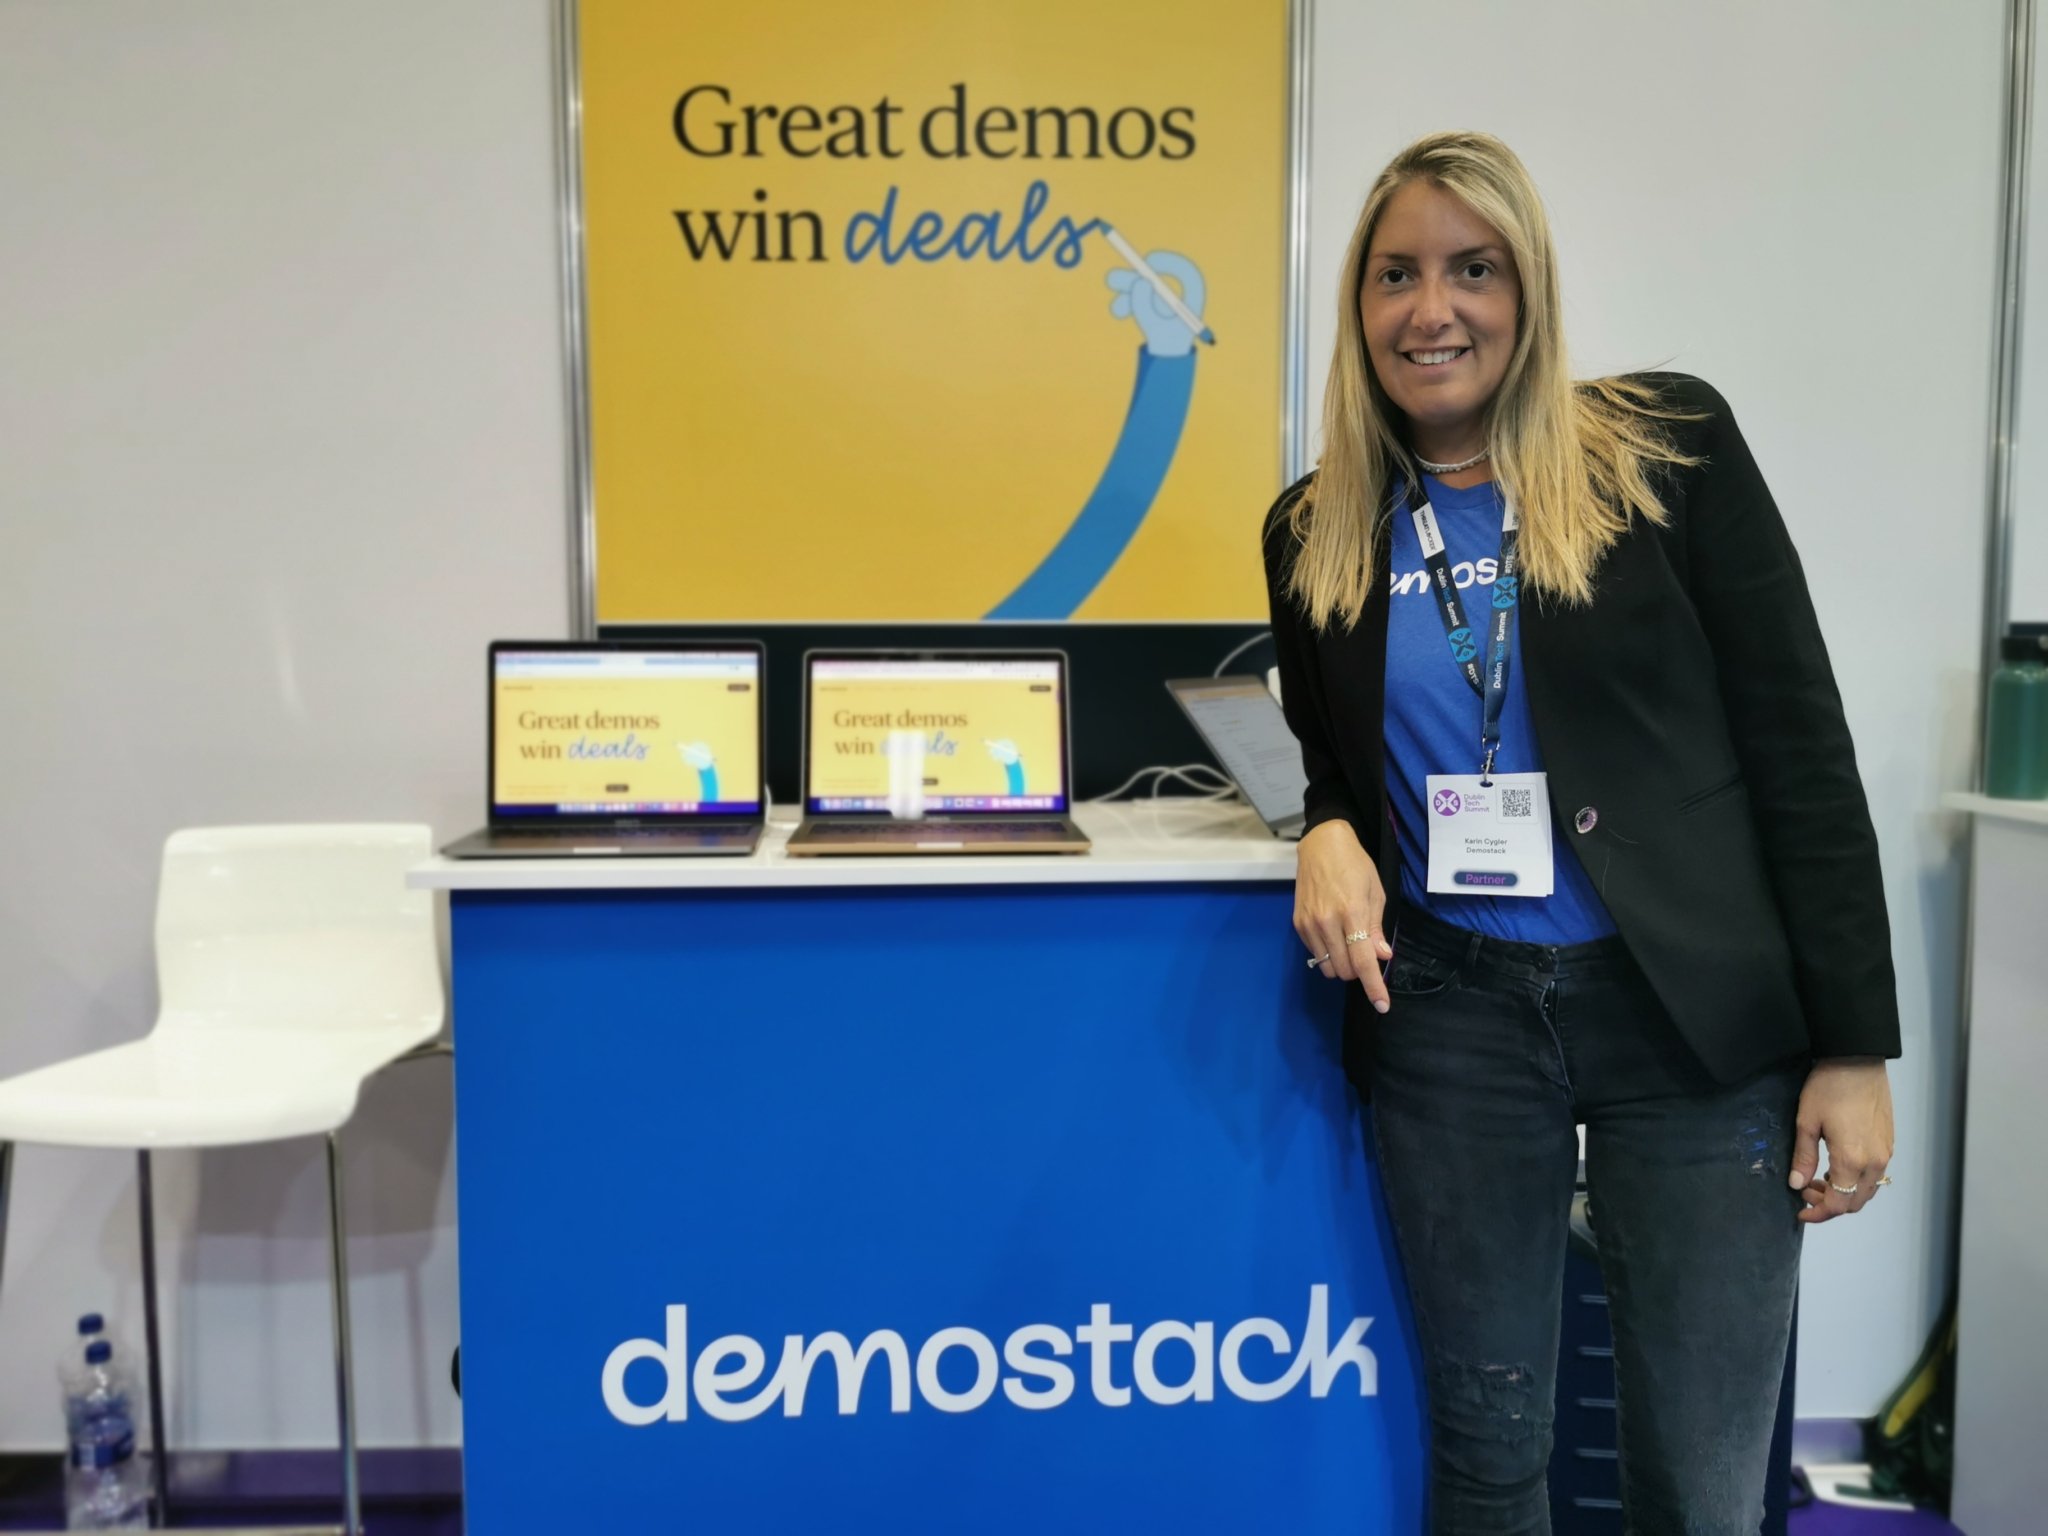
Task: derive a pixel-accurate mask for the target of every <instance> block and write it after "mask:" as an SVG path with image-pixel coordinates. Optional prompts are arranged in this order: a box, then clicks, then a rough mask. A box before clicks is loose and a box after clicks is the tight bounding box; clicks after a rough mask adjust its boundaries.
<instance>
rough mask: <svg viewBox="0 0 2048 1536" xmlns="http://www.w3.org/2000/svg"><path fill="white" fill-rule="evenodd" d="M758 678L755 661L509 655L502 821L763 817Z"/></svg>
mask: <svg viewBox="0 0 2048 1536" xmlns="http://www.w3.org/2000/svg"><path fill="white" fill-rule="evenodd" d="M758 672H759V662H758V658H757V657H755V656H754V655H752V654H750V653H749V654H738V655H731V656H722V655H708V654H707V655H693V656H678V655H674V654H662V653H639V652H621V653H617V654H612V655H603V656H592V655H588V654H583V655H565V654H563V653H561V652H550V651H535V652H532V653H521V652H505V653H501V654H500V655H499V657H498V658H497V665H496V674H495V679H494V682H493V695H494V696H493V699H492V709H493V711H494V718H493V731H492V740H493V743H494V745H493V749H492V750H493V753H494V761H493V763H492V765H491V786H492V788H491V800H492V805H493V808H494V810H495V812H496V813H497V814H498V815H500V816H517V815H522V814H523V815H536V816H538V815H572V816H573V815H590V814H596V813H609V814H612V815H625V814H642V813H644V814H649V815H655V814H666V813H673V812H688V811H708V812H740V811H748V812H751V811H758V810H759V809H760V808H761V713H760V711H761V690H760V679H759V676H758V675H757V674H758Z"/></svg>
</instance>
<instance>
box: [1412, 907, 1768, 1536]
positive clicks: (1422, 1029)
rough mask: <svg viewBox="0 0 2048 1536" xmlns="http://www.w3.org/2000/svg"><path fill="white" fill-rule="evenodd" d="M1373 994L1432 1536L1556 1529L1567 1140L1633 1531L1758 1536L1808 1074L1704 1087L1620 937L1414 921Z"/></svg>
mask: <svg viewBox="0 0 2048 1536" xmlns="http://www.w3.org/2000/svg"><path fill="white" fill-rule="evenodd" d="M1387 986H1388V990H1389V992H1390V993H1391V994H1392V1003H1393V1006H1392V1009H1391V1011H1390V1012H1389V1013H1388V1015H1387V1016H1386V1017H1385V1018H1384V1019H1382V1020H1380V1021H1379V1027H1378V1029H1377V1031H1376V1038H1375V1044H1374V1052H1373V1083H1372V1095H1373V1127H1374V1135H1375V1137H1376V1139H1377V1142H1378V1146H1379V1155H1380V1171H1381V1177H1382V1179H1383V1181H1384V1184H1385V1188H1386V1196H1387V1204H1388V1208H1389V1210H1390V1212H1391V1214H1392V1217H1393V1224H1394V1231H1395V1235H1396V1238H1397V1240H1398V1242H1399V1245H1400V1250H1401V1264H1402V1268H1403V1269H1404V1271H1405V1272H1406V1275H1407V1281H1408V1294H1409V1297H1410V1299H1411V1300H1412V1302H1413V1305H1414V1313H1415V1323H1416V1329H1417V1332H1418V1334H1419V1336H1420V1339H1421V1342H1422V1348H1423V1354H1424V1366H1425V1373H1426V1380H1427V1383H1428V1389H1429V1401H1430V1426H1431V1448H1430V1486H1431V1496H1430V1507H1431V1521H1430V1529H1431V1530H1432V1531H1434V1532H1437V1533H1442V1536H1449V1533H1455V1536H1479V1533H1485V1536H1506V1533H1515V1536H1520V1533H1524V1532H1538V1533H1541V1532H1547V1531H1549V1529H1550V1515H1549V1504H1548V1499H1547V1496H1546V1492H1545V1487H1544V1472H1545V1468H1546V1465H1547V1463H1548V1461H1549V1459H1550V1441H1551V1435H1550V1427H1551V1408H1552V1401H1553V1397H1554V1395H1555V1388H1556V1380H1557V1346H1558V1329H1559V1318H1560V1315H1561V1310H1562V1308H1561V1301H1562V1298H1561V1296H1560V1294H1559V1292H1560V1289H1561V1287H1562V1284H1563V1274H1564V1259H1565V1239H1566V1233H1567V1224H1568V1221H1569V1215H1570V1206H1571V1200H1572V1187H1573V1182H1574V1175H1575V1172H1576V1168H1577V1161H1578V1148H1577V1133H1576V1131H1575V1129H1574V1123H1575V1122H1576V1121H1584V1122H1585V1124H1586V1178H1587V1185H1588V1198H1589V1200H1590V1202H1591V1205H1592V1210H1593V1220H1594V1224H1595V1226H1596V1228H1597V1230H1598V1234H1599V1241H1600V1266H1601V1269H1602V1271H1603V1272H1604V1274H1605V1276H1606V1281H1607V1295H1608V1301H1609V1309H1610V1312H1611V1314H1612V1321H1613V1325H1614V1363H1615V1372H1616V1377H1617V1386H1618V1408H1619V1412H1620V1440H1619V1445H1620V1447H1621V1482H1622V1501H1623V1505H1624V1508H1625V1512H1626V1513H1625V1518H1626V1521H1627V1527H1628V1529H1629V1531H1631V1532H1633V1533H1638V1536H1738V1533H1740V1536H1754V1533H1755V1531H1756V1529H1757V1525H1758V1522H1759V1521H1760V1519H1761V1518H1762V1515H1763V1495H1764V1481H1765V1477H1766V1475H1767V1470H1768V1464H1769V1457H1770V1444H1771V1429H1772V1425H1773V1421H1774V1419H1775V1416H1776V1411H1777V1403H1778V1390H1779V1385H1780V1381H1781V1378H1782V1374H1783V1371H1784V1365H1785V1347H1786V1339H1787V1337H1788V1335H1789V1333H1790V1330H1791V1324H1792V1304H1793V1294H1794V1289H1795V1285H1796V1283H1797V1280H1798V1273H1799V1236H1800V1230H1801V1229H1800V1226H1799V1223H1798V1222H1797V1221H1796V1220H1795V1216H1796V1214H1797V1212H1798V1210H1799V1197H1798V1196H1797V1195H1796V1194H1795V1193H1794V1192H1793V1191H1792V1190H1790V1189H1789V1188H1787V1187H1786V1176H1787V1174H1788V1173H1789V1172H1790V1167H1791V1161H1790V1159H1791V1150H1792V1134H1793V1121H1794V1117H1795V1115H1796V1112H1797V1109H1798V1103H1799V1090H1800V1087H1801V1085H1802V1083H1803V1082H1804V1081H1805V1075H1806V1068H1805V1064H1804V1063H1803V1062H1802V1063H1798V1064H1788V1065H1786V1066H1785V1067H1783V1068H1780V1069H1776V1070H1773V1071H1770V1072H1766V1073H1764V1074H1763V1075H1762V1076H1759V1077H1757V1078H1755V1079H1753V1080H1751V1081H1750V1082H1747V1083H1743V1084H1741V1085H1739V1086H1737V1087H1733V1088H1727V1087H1722V1086H1720V1085H1718V1084H1716V1083H1715V1082H1714V1081H1713V1080H1712V1079H1711V1078H1709V1077H1708V1076H1707V1075H1706V1073H1705V1070H1704V1069H1703V1068H1702V1067H1701V1066H1700V1065H1699V1064H1698V1061H1697V1059H1696V1058H1695V1057H1694V1056H1693V1055H1692V1053H1691V1052H1690V1050H1689V1049H1688V1048H1687V1047H1686V1046H1685V1044H1684V1043H1683V1041H1682V1040H1681V1039H1680V1038H1679V1036H1678V1034H1677V1031H1676V1029H1675V1027H1674V1026H1673V1025H1672V1023H1671V1021H1670V1018H1669V1017H1668V1016H1667V1015H1666V1013H1665V1011H1664V1009H1663V1007H1662V1006H1661V1005H1660V1004H1659V1003H1658V1001H1657V998H1656V995H1655V994H1654V993H1653V992H1652V991H1651V989H1650V986H1649V983H1648V982H1647V981H1645V980H1644V979H1643V976H1642V973H1641V972H1640V971H1639V970H1637V968H1636V966H1635V963H1634V962H1633V961H1632V960H1631V959H1630V958H1629V955H1628V951H1627V950H1626V948H1625V947H1624V946H1623V944H1622V942H1621V940H1619V939H1604V940H1600V941H1597V942H1595V943H1591V944H1577V945H1571V946H1568V947H1564V948H1551V947H1546V946H1543V945H1537V944H1515V943H1508V942H1504V941H1501V940H1496V939H1490V938H1481V937H1480V936H1478V935H1476V934H1472V933H1467V932H1465V931H1464V930H1462V929H1458V928H1453V927H1450V926H1448V925H1447V924H1444V923H1441V922H1438V921H1436V920H1434V919H1432V918H1429V917H1427V916H1423V915H1419V914H1414V913H1410V914H1409V915H1408V916H1405V917H1403V918H1402V920H1401V924H1400V929H1399V932H1398V933H1397V934H1396V936H1395V939H1394V958H1393V960H1392V962H1391V963H1390V964H1389V966H1388V969H1387Z"/></svg>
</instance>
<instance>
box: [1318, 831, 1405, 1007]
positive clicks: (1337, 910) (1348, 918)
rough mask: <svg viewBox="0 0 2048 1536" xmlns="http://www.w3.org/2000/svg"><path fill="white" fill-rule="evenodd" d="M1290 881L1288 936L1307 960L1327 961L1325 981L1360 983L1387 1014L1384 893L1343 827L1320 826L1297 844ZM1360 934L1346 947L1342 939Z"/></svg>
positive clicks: (1353, 836) (1363, 854) (1353, 835)
mask: <svg viewBox="0 0 2048 1536" xmlns="http://www.w3.org/2000/svg"><path fill="white" fill-rule="evenodd" d="M1296 858H1297V864H1296V872H1295V876H1294V931H1295V932H1296V933H1297V934H1299V935H1300V936H1301V942H1302V943H1304V944H1306V945H1307V946H1308V952H1309V955H1310V957H1311V958H1315V957H1317V956H1328V957H1329V958H1328V959H1326V960H1324V962H1323V965H1322V972H1323V974H1324V975H1325V976H1341V977H1342V978H1343V979H1344V980H1346V981H1356V982H1361V983H1363V984H1364V986H1365V995H1366V996H1367V997H1368V998H1369V999H1371V1001H1372V1005H1373V1007H1375V1008H1377V1009H1378V1010H1379V1011H1380V1012H1381V1013H1385V1012H1386V1011H1387V983H1386V978H1385V977H1384V976H1382V975H1381V973H1380V962H1383V961H1386V960H1389V959H1391V958H1392V957H1393V954H1394V950H1393V946H1392V945H1390V944H1388V943H1387V941H1386V937H1385V935H1383V934H1382V933H1381V932H1380V920H1381V918H1382V917H1384V916H1385V914H1386V910H1387V893H1386V892H1385V891H1384V890H1383V889H1382V888H1381V886H1380V872H1379V870H1378V869H1376V868H1374V867H1373V862H1372V859H1371V857H1370V856H1369V855H1368V854H1367V853H1366V851H1365V849H1364V847H1363V846H1361V845H1360V843H1359V841H1358V834H1357V833H1356V832H1354V831H1352V830H1351V823H1350V822H1348V821H1342V820H1338V821H1326V822H1323V823H1322V824H1321V825H1320V826H1318V827H1316V828H1315V829H1314V830H1313V831H1311V832H1310V833H1309V834H1308V835H1307V836H1305V837H1304V838H1302V840H1301V846H1300V849H1299V851H1298V853H1297V855H1296ZM1350 933H1363V934H1364V935H1365V937H1364V938H1362V939H1359V940H1357V941H1356V942H1354V943H1349V944H1347V943H1346V942H1345V941H1344V936H1345V935H1346V934H1350Z"/></svg>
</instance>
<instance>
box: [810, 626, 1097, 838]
mask: <svg viewBox="0 0 2048 1536" xmlns="http://www.w3.org/2000/svg"><path fill="white" fill-rule="evenodd" d="M1072 784H1073V762H1072V754H1071V752H1070V751H1069V750H1068V730H1067V658H1066V656H1065V654H1064V653H1062V652H1060V651H812V652H810V653H809V654H807V655H806V656H805V657H804V820H803V824H802V825H801V826H799V827H798V828H797V830H796V832H795V833H794V834H793V835H792V836H791V837H790V840H789V851H790V852H791V853H792V854H798V855H802V854H830V853H838V854H893V853H938V854H947V853H968V854H982V853H1085V852H1087V850H1088V838H1087V836H1086V835H1085V834H1084V833H1083V832H1082V831H1081V829H1080V828H1079V827H1077V826H1075V825H1074V823H1073V822H1072V821H1071V820H1070V819H1069V818H1068V814H1067V813H1068V812H1069V811H1070V810H1071V809H1072V805H1071V801H1070V796H1071V794H1072Z"/></svg>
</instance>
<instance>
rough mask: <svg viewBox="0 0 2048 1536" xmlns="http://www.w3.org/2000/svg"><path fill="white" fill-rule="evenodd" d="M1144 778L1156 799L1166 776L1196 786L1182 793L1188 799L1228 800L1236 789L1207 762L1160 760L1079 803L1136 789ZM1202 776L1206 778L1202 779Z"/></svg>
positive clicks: (1096, 802) (1092, 802)
mask: <svg viewBox="0 0 2048 1536" xmlns="http://www.w3.org/2000/svg"><path fill="white" fill-rule="evenodd" d="M1147 778H1150V779H1151V781H1152V790H1151V793H1152V798H1153V799H1155V800H1156V799H1158V798H1159V788H1160V786H1161V785H1162V784H1164V783H1165V782H1166V781H1167V780H1168V779H1173V780H1176V781H1178V782H1179V783H1182V784H1185V785H1187V786H1188V787H1189V788H1190V789H1193V790H1195V791H1196V793H1195V794H1193V795H1189V796H1185V797H1184V798H1186V799H1190V800H1205V801H1206V800H1227V799H1230V798H1231V797H1233V796H1235V795H1236V793H1237V785H1236V784H1235V783H1234V782H1232V780H1231V779H1230V776H1229V775H1228V774H1225V773H1224V772H1223V771H1222V770H1221V769H1218V768H1215V767H1212V766H1211V765H1210V764H1208V763H1182V764H1180V765H1179V766H1178V767H1175V766H1171V765H1167V764H1159V765H1157V766H1155V767H1151V768H1140V769H1139V770H1138V771H1137V772H1136V773H1134V774H1132V775H1131V776H1130V777H1129V778H1128V779H1125V780H1124V781H1123V783H1121V784H1119V785H1117V787H1116V788H1115V789H1112V790H1110V791H1109V792H1108V793H1107V794H1101V795H1094V796H1091V797H1090V798H1089V799H1087V800H1085V801H1083V802H1082V803H1083V804H1084V805H1100V804H1102V803H1104V802H1105V801H1110V800H1114V799H1116V798H1117V797H1118V796H1119V795H1121V794H1123V793H1124V792H1125V791H1127V790H1131V789H1135V788H1136V787H1137V786H1138V784H1139V783H1140V781H1142V780H1144V779H1147ZM1205 778H1206V780H1207V782H1205V781H1204V780H1205Z"/></svg>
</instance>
